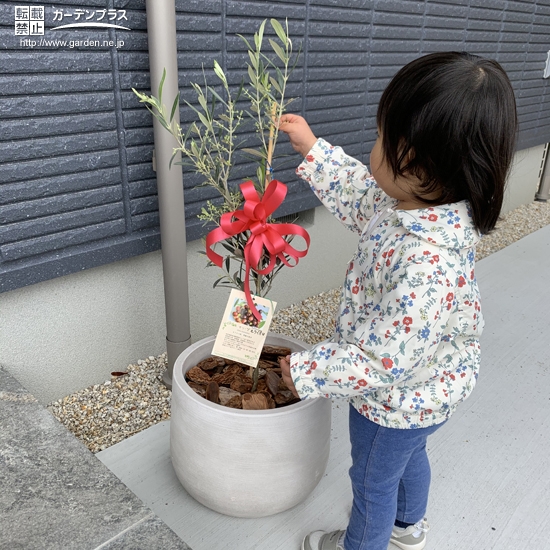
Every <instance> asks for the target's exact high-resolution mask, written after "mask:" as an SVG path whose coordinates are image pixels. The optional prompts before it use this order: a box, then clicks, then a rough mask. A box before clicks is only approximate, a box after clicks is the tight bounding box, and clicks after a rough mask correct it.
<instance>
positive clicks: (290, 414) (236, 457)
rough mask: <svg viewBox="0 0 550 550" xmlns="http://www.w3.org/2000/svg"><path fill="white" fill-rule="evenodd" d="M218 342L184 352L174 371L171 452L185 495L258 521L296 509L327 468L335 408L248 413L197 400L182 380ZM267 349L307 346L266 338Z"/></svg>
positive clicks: (311, 405)
mask: <svg viewBox="0 0 550 550" xmlns="http://www.w3.org/2000/svg"><path fill="white" fill-rule="evenodd" d="M214 340H215V338H214V336H212V337H209V338H205V339H203V340H201V341H199V342H197V343H196V344H193V345H192V346H190V347H189V348H187V349H186V350H185V351H184V352H183V353H182V354H181V355H180V356H179V357H178V358H177V360H176V362H175V365H174V374H173V386H172V416H171V422H170V451H171V456H172V464H173V466H174V469H175V471H176V474H177V476H178V479H179V480H180V482H181V484H182V485H183V487H184V488H185V489H186V491H187V492H188V493H189V494H190V495H191V496H193V497H194V498H195V499H196V500H198V501H199V502H200V503H201V504H204V505H205V506H207V507H208V508H210V509H212V510H215V511H216V512H220V513H222V514H226V515H229V516H235V517H246V518H258V517H264V516H270V515H272V514H277V513H278V512H282V511H284V510H288V509H289V508H292V507H293V506H296V505H297V504H299V503H300V502H302V501H303V500H305V499H306V498H307V496H308V495H309V494H310V493H311V492H312V491H313V489H315V487H316V486H317V484H318V483H319V481H320V480H321V478H322V477H323V474H324V473H325V469H326V466H327V462H328V456H329V450H330V425H331V402H330V400H328V399H322V398H319V399H311V400H309V399H308V400H306V401H302V402H300V403H296V404H294V405H290V406H288V407H283V408H281V409H272V410H269V411H243V410H236V409H230V408H228V407H222V406H221V405H216V404H214V403H211V402H209V401H207V400H206V399H203V398H202V397H199V396H198V395H197V394H196V393H195V392H194V391H193V390H192V389H191V388H190V387H189V386H188V385H187V383H186V382H185V379H184V375H185V373H186V372H187V370H189V369H190V368H191V367H193V366H195V365H196V364H197V363H198V362H199V361H201V360H202V359H205V358H206V357H208V356H210V355H211V352H212V347H213V345H214ZM266 343H267V344H269V345H276V346H286V347H289V348H291V349H292V351H300V350H303V349H307V347H308V346H307V344H304V343H303V342H300V341H298V340H295V339H293V338H289V337H286V336H282V335H278V334H269V335H268V337H267V340H266Z"/></svg>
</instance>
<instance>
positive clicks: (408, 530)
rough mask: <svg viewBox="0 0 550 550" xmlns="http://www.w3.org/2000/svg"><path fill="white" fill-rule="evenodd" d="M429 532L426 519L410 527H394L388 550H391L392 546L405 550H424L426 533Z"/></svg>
mask: <svg viewBox="0 0 550 550" xmlns="http://www.w3.org/2000/svg"><path fill="white" fill-rule="evenodd" d="M429 530H430V526H429V525H428V523H427V522H426V519H423V520H421V521H419V522H418V523H415V524H414V525H409V526H408V527H394V528H393V531H392V534H391V538H390V543H391V544H390V546H389V547H388V550H391V548H392V547H391V545H392V544H393V545H395V546H397V547H398V548H402V549H403V550H422V549H423V548H424V547H425V546H426V533H427V532H428V531H429Z"/></svg>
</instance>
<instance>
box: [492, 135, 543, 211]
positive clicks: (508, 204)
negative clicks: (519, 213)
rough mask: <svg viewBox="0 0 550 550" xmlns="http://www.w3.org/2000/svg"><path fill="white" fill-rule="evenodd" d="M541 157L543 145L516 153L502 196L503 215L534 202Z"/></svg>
mask: <svg viewBox="0 0 550 550" xmlns="http://www.w3.org/2000/svg"><path fill="white" fill-rule="evenodd" d="M543 155H544V145H539V146H537V147H531V149H524V150H523V151H518V152H517V153H516V156H515V158H514V164H513V166H512V170H511V172H510V176H509V178H508V186H507V189H506V194H505V196H504V204H503V206H502V213H503V214H505V213H506V212H509V211H510V210H513V209H514V208H517V207H518V206H521V205H522V204H527V203H530V202H533V201H534V200H535V194H536V192H537V191H538V187H539V173H540V169H541V164H542V157H543Z"/></svg>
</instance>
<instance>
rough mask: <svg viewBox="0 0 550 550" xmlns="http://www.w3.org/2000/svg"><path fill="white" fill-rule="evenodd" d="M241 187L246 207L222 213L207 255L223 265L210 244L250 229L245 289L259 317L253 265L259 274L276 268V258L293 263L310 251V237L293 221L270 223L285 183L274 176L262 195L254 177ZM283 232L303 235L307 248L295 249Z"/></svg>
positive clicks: (256, 315)
mask: <svg viewBox="0 0 550 550" xmlns="http://www.w3.org/2000/svg"><path fill="white" fill-rule="evenodd" d="M240 187H241V192H242V194H243V197H244V199H245V202H244V205H243V209H242V210H235V211H234V212H227V213H226V214H223V215H222V217H221V219H220V227H218V228H216V229H214V230H213V231H211V232H210V233H208V235H207V236H206V255H207V256H208V258H209V259H210V260H211V261H212V262H213V263H215V264H216V265H217V266H218V267H222V264H223V257H222V256H220V255H219V254H217V253H216V252H214V251H213V250H212V248H211V247H212V246H213V245H214V244H216V243H217V242H219V241H223V240H225V239H229V238H231V237H234V236H235V235H238V234H239V233H243V232H245V231H250V236H249V237H248V242H247V243H246V246H245V247H244V259H245V266H246V276H245V280H244V293H245V295H246V301H247V302H248V305H249V307H250V309H251V310H252V313H253V314H254V316H255V317H256V319H258V320H260V313H259V312H258V310H257V309H256V306H255V304H254V302H253V301H252V295H251V293H250V269H251V268H253V269H254V270H255V271H257V272H258V273H259V274H260V275H267V274H268V273H271V271H273V269H274V268H275V266H276V262H277V258H278V259H279V260H281V262H283V263H284V264H285V265H286V266H288V267H294V265H296V264H297V263H298V259H299V258H302V257H304V256H305V255H306V254H307V252H308V249H309V241H310V239H309V235H308V232H307V231H306V230H305V229H304V228H303V227H300V226H299V225H296V224H294V223H267V218H268V217H269V216H270V215H271V214H273V212H275V210H277V208H278V207H279V206H280V205H281V204H282V202H283V200H284V198H285V196H286V192H287V187H286V185H285V184H284V183H281V182H280V181H277V180H271V182H270V183H269V185H268V186H267V189H266V190H265V193H264V195H263V197H262V198H261V199H260V197H259V196H258V193H257V191H256V188H255V187H254V184H253V183H252V182H251V181H247V182H245V183H241V185H240ZM284 235H299V236H300V237H303V239H304V240H305V241H306V249H305V250H296V249H295V248H294V247H292V246H290V244H289V243H288V242H287V241H286V240H285V239H284V238H283V236H284ZM264 251H267V254H268V256H269V264H268V266H267V267H265V268H264V269H259V263H260V260H261V259H262V257H263V255H264ZM287 257H290V258H292V259H293V260H294V261H295V264H294V265H292V264H290V262H289V261H288V259H287Z"/></svg>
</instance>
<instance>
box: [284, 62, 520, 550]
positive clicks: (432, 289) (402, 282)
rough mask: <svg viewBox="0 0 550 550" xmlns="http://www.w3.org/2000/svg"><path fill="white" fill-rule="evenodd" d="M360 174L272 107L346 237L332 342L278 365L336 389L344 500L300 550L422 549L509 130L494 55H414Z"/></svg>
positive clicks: (460, 381) (328, 394)
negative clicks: (345, 421) (433, 472)
mask: <svg viewBox="0 0 550 550" xmlns="http://www.w3.org/2000/svg"><path fill="white" fill-rule="evenodd" d="M377 125H378V132H379V134H378V139H377V140H376V143H375V144H374V147H373V149H372V152H371V156H370V168H371V172H369V171H368V170H367V168H366V167H365V166H364V165H363V164H361V163H360V162H359V161H357V160H355V159H353V158H351V157H349V156H348V155H346V154H345V153H344V151H343V150H342V149H341V148H339V147H333V146H332V145H330V144H329V143H327V142H326V141H324V140H323V139H317V138H316V137H315V135H314V134H313V133H312V131H311V129H310V128H309V126H308V124H307V123H306V121H305V120H304V119H303V118H302V117H300V116H297V115H292V114H287V115H284V116H283V117H282V118H281V121H280V129H281V130H282V131H284V132H286V133H287V134H288V136H289V138H290V142H291V144H292V146H293V147H294V149H296V150H297V151H298V152H300V153H301V154H302V155H303V156H304V157H305V159H304V161H303V162H302V164H301V165H300V166H299V167H298V169H297V174H298V175H299V176H300V177H301V178H302V179H304V180H306V181H307V182H308V183H309V184H310V186H311V187H312V189H313V191H314V192H315V193H316V195H317V196H318V197H319V199H320V200H321V201H322V203H323V204H324V205H325V206H326V207H327V208H328V209H329V210H330V212H332V213H333V214H334V215H335V216H336V217H337V218H338V219H339V220H340V221H341V222H342V223H343V224H344V225H345V226H346V227H347V228H348V229H350V230H352V231H354V232H356V233H357V234H358V236H359V244H358V248H357V251H356V252H355V255H354V256H353V258H352V260H351V261H350V263H349V265H348V269H347V273H346V279H345V282H344V285H343V290H342V296H341V301H340V308H339V312H338V315H337V318H336V328H335V334H334V337H333V338H332V339H330V340H328V341H325V342H322V343H320V344H317V345H316V346H314V347H313V348H312V349H310V350H308V351H304V352H299V353H293V354H292V355H291V356H289V357H288V358H287V360H286V361H285V360H283V361H282V362H281V366H282V367H283V377H284V379H285V382H286V383H287V385H288V386H289V387H290V388H293V389H294V391H295V392H297V395H299V397H301V398H302V399H310V398H315V397H325V398H337V399H342V398H345V399H349V401H350V419H349V430H350V439H351V444H352V451H351V454H352V467H351V469H350V478H351V483H352V489H353V505H352V511H351V517H350V520H349V524H348V526H347V529H346V530H345V531H334V532H331V533H325V532H323V531H315V532H313V533H311V534H309V535H308V536H307V537H306V538H305V539H304V541H303V544H302V550H344V549H345V550H386V549H387V548H388V543H389V541H390V540H391V542H392V543H393V544H394V545H395V546H397V547H399V548H402V549H410V550H420V549H422V548H424V546H425V544H426V531H427V529H428V525H427V523H426V522H425V520H424V515H425V513H426V507H427V502H428V490H429V485H430V465H429V462H428V457H427V454H426V439H427V437H428V436H429V435H430V434H432V433H434V432H435V431H436V430H437V429H438V428H439V427H440V426H441V425H442V424H443V423H444V422H445V421H446V420H447V419H448V418H449V417H450V416H451V415H452V413H453V412H454V411H455V409H456V407H457V406H458V405H459V403H461V402H462V401H464V399H466V398H467V397H468V396H469V395H470V393H471V392H472V390H473V388H474V386H475V383H476V379H477V375H478V370H479V363H480V346H479V337H480V335H481V331H482V328H483V319H482V316H481V310H480V297H479V290H478V286H477V282H476V279H475V275H474V256H475V245H476V243H477V241H478V240H479V237H480V234H484V233H487V232H489V231H491V229H493V228H494V226H495V223H496V221H497V219H498V216H499V212H500V209H501V205H502V199H503V193H504V184H505V179H506V176H507V173H508V170H509V167H510V163H511V160H512V156H513V152H514V145H515V136H516V128H517V119H516V106H515V100H514V93H513V91H512V87H511V85H510V82H509V80H508V78H507V76H506V73H505V72H504V70H503V69H502V68H501V66H500V65H499V64H498V63H496V62H495V61H490V60H487V59H483V58H481V57H478V56H475V55H470V54H467V53H457V52H446V53H435V54H430V55H426V56H424V57H421V58H419V59H416V60H415V61H412V62H411V63H409V64H408V65H406V66H405V67H403V68H402V69H401V70H400V71H399V72H398V73H397V74H396V75H395V77H394V78H393V80H392V81H391V82H390V84H389V85H388V87H387V88H386V90H385V91H384V93H383V95H382V98H381V100H380V105H379V107H378V112H377Z"/></svg>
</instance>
